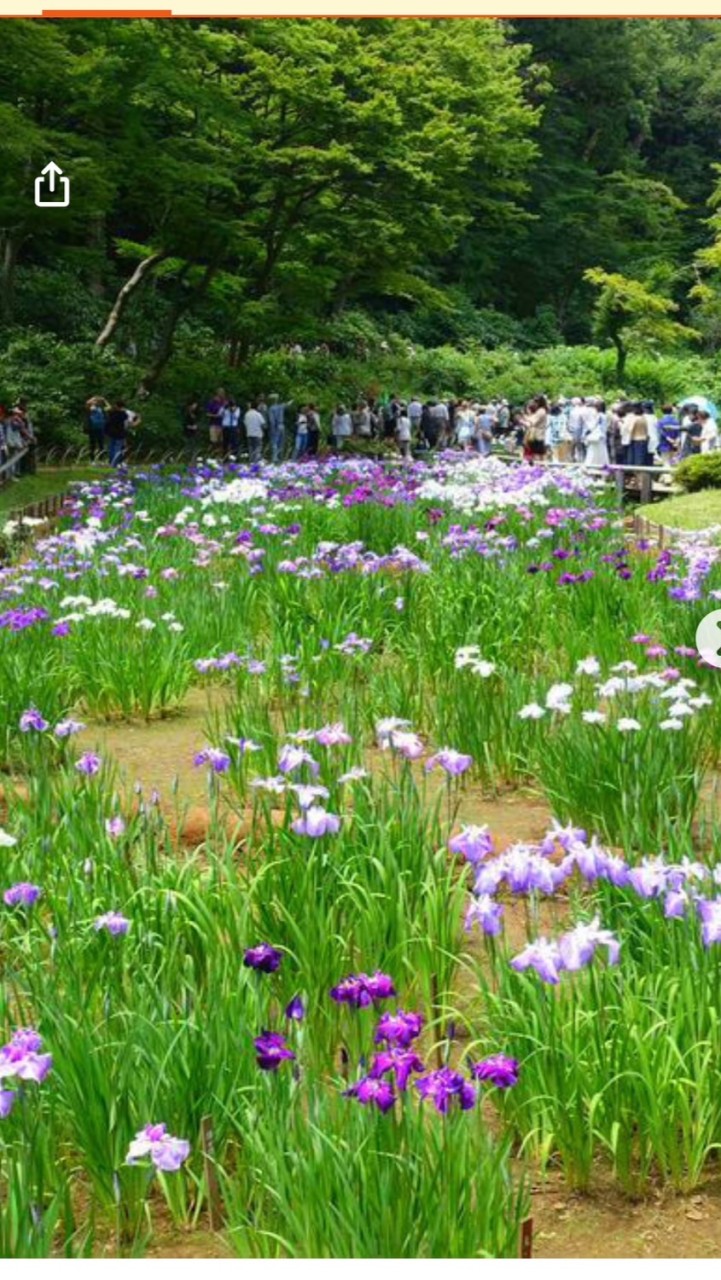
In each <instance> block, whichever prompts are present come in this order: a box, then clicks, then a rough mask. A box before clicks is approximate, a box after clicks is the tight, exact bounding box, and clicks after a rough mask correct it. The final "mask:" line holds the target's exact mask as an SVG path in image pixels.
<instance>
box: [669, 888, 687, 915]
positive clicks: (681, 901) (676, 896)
mask: <svg viewBox="0 0 721 1280" xmlns="http://www.w3.org/2000/svg"><path fill="white" fill-rule="evenodd" d="M688 905H689V896H688V894H687V893H686V891H685V890H684V889H671V890H670V891H669V892H668V893H667V894H666V897H665V899H664V904H663V914H664V915H665V917H666V919H667V920H681V919H683V917H684V916H685V914H686V908H687V907H688Z"/></svg>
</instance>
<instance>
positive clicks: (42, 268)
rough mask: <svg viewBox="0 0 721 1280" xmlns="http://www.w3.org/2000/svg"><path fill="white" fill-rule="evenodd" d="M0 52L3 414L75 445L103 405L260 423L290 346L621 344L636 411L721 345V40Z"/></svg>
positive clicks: (13, 45) (160, 24)
mask: <svg viewBox="0 0 721 1280" xmlns="http://www.w3.org/2000/svg"><path fill="white" fill-rule="evenodd" d="M3 52H4V57H3V59H2V64H1V66H0V164H1V166H2V174H3V181H2V184H0V321H1V324H2V331H1V333H0V390H2V391H3V393H4V392H7V393H8V394H19V393H20V392H21V391H23V390H24V391H28V390H29V391H30V393H31V394H32V395H34V396H35V397H36V399H37V401H38V402H40V403H42V405H43V406H44V411H45V415H46V419H47V423H48V427H49V429H51V430H53V431H57V430H59V429H60V428H61V426H62V421H63V418H64V417H65V416H67V415H70V416H72V414H73V413H74V412H76V406H77V405H78V404H79V402H80V401H81V398H82V396H83V395H84V394H89V393H90V391H91V390H95V389H97V388H95V387H90V386H88V382H89V380H93V379H95V380H98V379H100V380H104V379H107V380H110V381H112V382H113V383H114V384H115V385H116V386H117V387H119V388H120V389H122V390H123V391H124V393H125V394H141V395H153V396H154V397H155V399H156V402H157V403H158V404H160V403H162V402H163V401H166V402H167V403H170V402H171V401H172V402H173V403H175V401H177V399H178V397H180V396H182V395H183V394H186V393H189V392H190V391H191V390H193V389H196V390H199V391H200V392H204V390H205V389H206V388H207V387H208V386H210V385H213V384H214V383H215V382H216V381H218V380H223V379H227V378H231V379H235V381H236V383H237V385H238V391H239V393H240V394H241V395H242V394H250V393H252V391H253V390H254V389H255V390H258V389H259V388H257V387H256V388H251V387H250V382H252V381H253V380H256V381H257V378H258V377H259V376H261V372H260V371H263V370H264V369H265V368H267V369H268V371H269V372H268V376H271V374H272V375H273V376H275V377H276V380H277V379H278V377H280V378H281V379H282V377H283V369H282V368H281V366H280V364H278V360H279V359H280V355H279V353H280V352H281V351H282V350H283V348H286V347H288V346H289V345H293V346H295V345H297V344H300V346H302V347H303V348H307V349H312V348H314V347H317V346H319V345H322V346H324V347H325V348H327V351H328V353H329V354H330V356H332V357H336V358H337V359H339V360H341V359H343V358H346V357H351V356H352V357H354V358H356V359H362V358H366V357H368V358H370V356H369V353H372V352H373V351H374V350H375V351H378V350H383V351H384V352H387V351H388V350H390V351H393V350H396V351H398V352H403V353H404V358H406V357H407V354H408V350H409V346H410V347H411V348H412V349H413V351H415V352H417V351H419V350H423V351H425V350H426V349H438V348H455V350H456V351H457V352H458V353H460V356H462V355H464V354H466V355H467V354H468V353H473V352H475V353H476V354H477V356H478V359H479V360H480V361H481V364H480V365H479V368H481V369H488V368H491V367H494V368H495V365H493V366H492V363H491V364H489V362H488V359H487V358H486V363H485V364H483V358H484V353H485V356H486V357H487V356H488V353H501V352H507V353H509V359H510V354H512V353H514V352H515V353H516V355H518V353H521V355H522V354H523V353H526V357H527V358H528V359H532V358H533V353H534V352H539V351H546V350H548V349H549V348H557V349H559V351H563V349H564V348H569V347H570V348H576V347H578V348H581V349H584V350H587V349H589V344H591V343H592V342H595V343H597V344H598V346H599V347H600V348H601V349H602V350H603V349H606V348H608V362H607V367H608V375H607V376H608V378H610V379H611V380H613V378H614V377H616V379H617V381H618V379H619V378H621V377H625V376H626V370H627V367H630V366H627V357H629V356H633V355H634V354H636V355H638V356H639V357H641V356H645V357H648V358H653V359H657V360H658V359H661V358H670V359H672V360H674V359H676V360H678V359H685V358H687V359H688V360H689V361H690V362H691V363H690V365H689V368H690V369H691V370H696V369H698V370H701V369H702V368H707V367H709V366H708V365H705V364H704V359H705V360H706V361H708V360H709V358H710V357H713V355H714V353H715V352H716V350H717V349H718V346H719V343H721V214H720V213H719V208H720V207H721V180H720V177H719V173H720V171H719V168H718V165H719V162H721V147H720V146H719V125H718V119H719V110H718V108H719V105H720V100H721V25H720V24H719V22H718V21H717V20H715V19H679V20H671V19H669V20H664V19H658V20H653V19H590V20H574V19H518V20H514V21H512V22H510V21H506V20H500V19H491V18H479V19H460V20H453V19H447V20H443V19H433V20H428V19H404V20H392V19H383V18H379V19H368V18H362V19H312V20H305V19H275V20H257V19H233V20H211V19H207V20H206V19H194V20H185V19H174V20H167V21H163V20H157V19H155V20H142V19H138V20H108V21H102V20H100V21H92V22H89V21H82V20H63V21H52V20H47V19H45V20H22V19H16V20H13V21H10V22H7V23H5V24H4V26H3ZM50 159H54V160H55V161H57V163H58V164H60V165H61V166H62V168H63V169H64V171H65V173H66V174H68V175H69V176H70V178H71V182H72V200H71V204H70V206H69V207H68V208H67V209H62V210H61V209H53V210H50V211H48V210H46V209H38V208H36V207H35V205H34V203H33V200H32V189H33V181H34V178H35V176H36V174H37V173H39V172H40V170H41V168H42V167H43V165H44V164H46V163H47V161H48V160H50ZM629 300H630V304H629ZM629 305H631V312H629V310H628V306H629ZM633 308H635V310H633ZM639 308H640V309H639ZM619 342H620V343H621V348H622V350H623V358H622V357H621V348H619ZM274 358H275V359H276V365H273V363H272V361H273V359H274ZM569 358H570V360H571V365H572V364H573V358H572V357H568V354H567V353H564V354H563V355H562V356H561V357H560V359H561V364H563V361H564V360H565V361H566V362H567V363H568V360H569ZM589 358H590V357H589ZM595 358H596V357H594V359H595ZM384 359H386V356H384ZM263 361H265V362H266V364H265V366H264V365H263ZM614 361H615V363H614ZM694 361H695V362H696V363H695V365H694ZM259 362H260V363H259ZM268 362H270V363H268ZM386 363H387V359H386ZM431 363H432V362H431ZM604 368H606V365H604ZM399 376H400V375H399ZM446 376H447V373H446V372H444V373H443V377H446ZM331 380H332V379H331ZM21 383H22V384H23V385H22V386H21V385H20V384H21ZM191 384H192V385H191ZM100 389H101V390H109V389H110V388H109V387H106V386H103V387H101V388H100ZM281 389H282V388H281ZM531 389H533V388H531ZM266 390H267V388H266ZM161 416H162V415H161ZM41 425H42V424H41Z"/></svg>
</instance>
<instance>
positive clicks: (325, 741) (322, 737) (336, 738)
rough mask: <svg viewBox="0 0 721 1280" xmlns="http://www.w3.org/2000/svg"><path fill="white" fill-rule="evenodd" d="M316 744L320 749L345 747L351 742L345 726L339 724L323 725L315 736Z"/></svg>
mask: <svg viewBox="0 0 721 1280" xmlns="http://www.w3.org/2000/svg"><path fill="white" fill-rule="evenodd" d="M315 740H316V742H318V743H320V745H321V747H346V746H348V744H349V743H351V742H352V741H353V739H352V738H351V736H350V734H349V733H347V732H346V729H345V725H343V724H341V723H340V722H338V723H336V724H324V725H323V728H322V729H319V730H318V732H317V733H316V734H315Z"/></svg>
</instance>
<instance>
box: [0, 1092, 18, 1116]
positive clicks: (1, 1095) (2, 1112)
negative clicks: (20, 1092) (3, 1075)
mask: <svg viewBox="0 0 721 1280" xmlns="http://www.w3.org/2000/svg"><path fill="white" fill-rule="evenodd" d="M16 1097H17V1094H16V1093H14V1092H13V1090H12V1089H0V1120H6V1119H7V1117H8V1116H9V1115H10V1112H11V1111H12V1109H13V1107H14V1106H15V1099H16Z"/></svg>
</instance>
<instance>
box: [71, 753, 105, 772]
mask: <svg viewBox="0 0 721 1280" xmlns="http://www.w3.org/2000/svg"><path fill="white" fill-rule="evenodd" d="M101 764H102V760H101V758H100V756H99V755H96V754H95V752H94V751H86V752H85V753H84V754H83V755H82V756H81V757H80V759H79V760H77V761H76V763H75V768H76V769H77V771H78V773H84V774H85V776H86V777H88V778H92V777H93V775H94V774H96V773H99V772H100V766H101Z"/></svg>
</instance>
